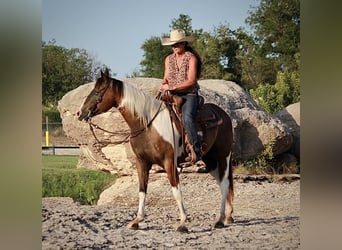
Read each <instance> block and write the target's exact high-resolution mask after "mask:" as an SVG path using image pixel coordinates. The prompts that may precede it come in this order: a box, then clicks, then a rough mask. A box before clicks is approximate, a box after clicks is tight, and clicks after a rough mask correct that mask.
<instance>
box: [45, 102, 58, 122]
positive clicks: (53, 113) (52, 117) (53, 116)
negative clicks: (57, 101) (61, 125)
mask: <svg viewBox="0 0 342 250" xmlns="http://www.w3.org/2000/svg"><path fill="white" fill-rule="evenodd" d="M46 117H48V119H49V123H50V122H62V118H61V115H60V113H59V111H58V110H57V107H56V106H43V107H42V123H45V122H46Z"/></svg>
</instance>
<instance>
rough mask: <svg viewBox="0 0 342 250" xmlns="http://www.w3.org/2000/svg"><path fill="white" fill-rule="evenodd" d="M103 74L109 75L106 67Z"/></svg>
mask: <svg viewBox="0 0 342 250" xmlns="http://www.w3.org/2000/svg"><path fill="white" fill-rule="evenodd" d="M104 74H105V75H106V76H108V77H109V69H108V68H107V67H106V69H105V72H104Z"/></svg>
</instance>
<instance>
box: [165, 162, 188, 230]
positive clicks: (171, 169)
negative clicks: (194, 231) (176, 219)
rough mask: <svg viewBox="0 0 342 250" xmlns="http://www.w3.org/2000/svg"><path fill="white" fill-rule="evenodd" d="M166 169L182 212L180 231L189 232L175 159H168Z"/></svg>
mask: <svg viewBox="0 0 342 250" xmlns="http://www.w3.org/2000/svg"><path fill="white" fill-rule="evenodd" d="M165 170H166V172H167V177H168V179H169V182H170V184H171V187H172V194H173V197H174V198H175V200H176V202H177V205H178V208H179V212H180V225H179V226H178V228H177V231H178V232H182V233H184V232H188V228H187V227H186V226H185V221H186V212H185V208H184V203H183V195H182V190H181V186H180V183H179V176H178V172H177V168H176V167H175V166H174V165H173V161H167V162H166V164H165Z"/></svg>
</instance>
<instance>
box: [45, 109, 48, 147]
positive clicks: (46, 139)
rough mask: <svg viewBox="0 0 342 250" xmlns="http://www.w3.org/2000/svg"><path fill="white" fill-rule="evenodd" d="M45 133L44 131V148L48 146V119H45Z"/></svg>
mask: <svg viewBox="0 0 342 250" xmlns="http://www.w3.org/2000/svg"><path fill="white" fill-rule="evenodd" d="M45 118H46V119H45V122H46V131H45V146H49V117H48V116H46V117H45Z"/></svg>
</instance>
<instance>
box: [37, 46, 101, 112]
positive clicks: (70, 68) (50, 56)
mask: <svg viewBox="0 0 342 250" xmlns="http://www.w3.org/2000/svg"><path fill="white" fill-rule="evenodd" d="M99 69H100V64H99V63H98V62H96V61H95V59H94V58H93V57H92V56H90V55H89V54H88V53H87V51H86V50H84V49H78V48H72V49H66V48H64V47H62V46H57V45H55V40H52V41H50V42H49V43H47V44H46V43H45V42H42V102H43V105H44V106H47V107H53V106H57V101H58V100H59V99H61V98H62V96H63V95H64V94H65V93H67V92H68V91H70V90H72V89H74V88H76V87H78V86H79V85H81V84H84V83H86V82H90V81H93V80H94V79H95V76H96V74H97V73H98V71H99Z"/></svg>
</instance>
